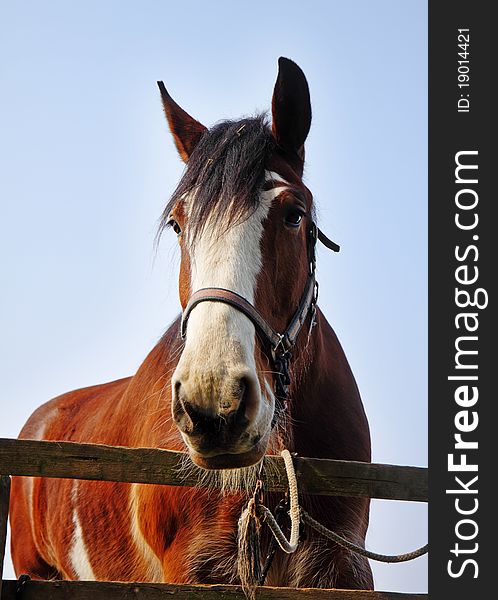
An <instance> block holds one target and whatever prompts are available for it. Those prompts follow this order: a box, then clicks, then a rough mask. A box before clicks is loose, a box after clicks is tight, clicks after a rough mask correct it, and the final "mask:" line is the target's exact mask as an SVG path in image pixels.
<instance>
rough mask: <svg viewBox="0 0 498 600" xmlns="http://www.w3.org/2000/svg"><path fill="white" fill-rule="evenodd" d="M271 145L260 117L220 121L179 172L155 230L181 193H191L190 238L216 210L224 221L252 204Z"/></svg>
mask: <svg viewBox="0 0 498 600" xmlns="http://www.w3.org/2000/svg"><path fill="white" fill-rule="evenodd" d="M273 146H274V140H273V137H272V135H271V131H270V128H269V126H268V123H267V120H266V117H265V116H264V115H259V116H256V117H254V118H247V119H241V120H240V121H223V122H221V123H218V124H217V125H215V126H214V127H212V128H211V129H210V130H208V131H206V133H205V134H204V135H203V136H202V138H201V140H200V141H199V143H198V144H197V146H196V148H195V149H194V151H193V152H192V154H191V156H190V158H189V161H188V163H187V168H186V170H185V173H184V175H183V177H182V178H181V180H180V183H179V184H178V187H177V188H176V190H175V191H174V193H173V195H172V197H171V199H170V201H169V202H168V204H167V206H166V208H165V209H164V211H163V214H162V216H161V221H160V225H159V234H161V232H162V231H163V230H164V229H165V227H166V226H167V224H168V221H169V217H170V215H171V211H172V210H173V208H174V207H175V205H176V204H177V203H178V202H179V201H181V199H182V198H184V197H186V195H190V196H191V197H193V198H194V200H193V202H192V205H191V207H190V210H189V223H188V227H189V231H188V239H189V241H190V242H192V241H194V240H195V237H196V235H197V234H198V233H200V232H201V231H202V229H203V227H204V225H205V223H206V221H207V219H208V218H209V216H210V215H211V214H212V213H214V212H215V211H216V213H217V214H219V215H220V216H223V217H226V216H227V217H228V222H230V223H233V222H238V221H240V220H241V219H243V218H245V217H247V216H249V215H250V214H252V212H253V211H254V210H255V209H256V207H257V202H258V194H259V191H260V190H261V188H262V186H263V183H264V172H265V163H266V160H267V157H268V155H269V153H270V152H271V150H272V149H273Z"/></svg>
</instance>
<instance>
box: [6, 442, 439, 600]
mask: <svg viewBox="0 0 498 600" xmlns="http://www.w3.org/2000/svg"><path fill="white" fill-rule="evenodd" d="M184 460H185V455H184V453H182V452H172V451H170V450H159V449H156V448H123V447H118V446H104V445H99V444H77V443H74V442H48V441H38V440H12V439H2V438H0V575H1V573H2V563H3V556H4V552H5V529H6V523H7V513H8V506H9V490H10V477H8V476H9V475H24V476H28V477H62V478H68V479H90V480H101V481H121V482H127V483H146V484H147V483H149V484H151V483H154V484H163V485H176V486H178V485H179V486H193V485H199V481H198V480H197V478H196V476H195V473H192V470H189V469H187V475H185V469H182V468H181V467H182V463H183V461H184ZM265 463H266V466H267V468H266V469H265V485H266V488H267V489H268V490H271V491H284V490H285V489H286V488H287V478H286V475H285V468H284V465H283V460H282V459H281V458H280V457H277V456H268V457H265ZM295 466H296V473H297V476H298V482H299V486H300V490H301V491H302V492H305V493H308V494H316V495H320V494H321V495H334V496H367V497H371V498H384V499H391V500H411V501H416V502H426V501H427V469H424V468H419V467H401V466H394V465H381V464H370V463H361V462H349V461H341V460H325V459H315V458H296V459H295ZM17 588H18V582H17V581H9V580H5V581H2V580H1V579H0V600H17V599H18V598H19V594H18V593H17ZM164 597H175V598H176V599H177V600H223V599H226V600H246V599H245V596H244V594H243V592H242V590H241V588H240V587H238V586H231V585H174V584H167V583H163V584H156V583H121V582H109V581H28V582H26V583H25V584H24V585H23V588H22V599H23V600H67V599H68V598H70V599H71V600H160V599H162V598H164ZM427 597H428V596H427V595H426V594H404V593H396V592H377V591H358V590H326V589H315V588H314V589H308V588H274V587H262V588H258V591H257V598H258V599H259V600H305V599H306V600H311V599H316V600H427Z"/></svg>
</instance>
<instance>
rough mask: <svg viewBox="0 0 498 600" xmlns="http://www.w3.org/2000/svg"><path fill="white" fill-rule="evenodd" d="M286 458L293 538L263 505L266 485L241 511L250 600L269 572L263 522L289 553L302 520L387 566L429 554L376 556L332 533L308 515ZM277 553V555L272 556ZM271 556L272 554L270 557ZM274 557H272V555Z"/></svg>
mask: <svg viewBox="0 0 498 600" xmlns="http://www.w3.org/2000/svg"><path fill="white" fill-rule="evenodd" d="M280 455H281V456H282V458H283V459H284V464H285V473H286V475H287V480H288V483H289V513H288V514H289V517H290V520H291V534H290V539H289V540H287V538H286V537H285V534H284V532H283V531H282V529H281V527H280V525H279V524H278V522H277V520H276V518H275V517H274V516H273V514H272V512H271V511H270V509H269V508H267V507H266V506H265V505H264V504H263V503H262V495H263V494H262V489H263V482H262V481H261V479H259V480H258V482H257V484H256V488H255V490H254V495H253V497H252V498H251V499H250V500H249V502H248V504H247V506H246V508H245V509H244V510H243V511H242V514H241V516H240V519H239V524H238V548H239V552H238V571H239V577H240V581H241V585H242V589H243V590H244V593H245V595H246V597H247V598H248V599H249V600H254V598H255V597H256V587H257V586H258V585H262V584H263V583H264V578H265V577H266V574H267V572H268V570H269V566H270V565H271V562H270V563H269V564H268V563H267V564H266V565H265V568H264V570H262V569H261V551H260V544H259V530H260V529H261V523H262V522H264V523H266V524H267V525H268V527H269V529H270V531H271V533H272V535H273V538H274V539H275V540H276V542H277V544H278V545H279V546H280V548H281V549H282V550H283V551H284V552H285V553H287V554H292V553H293V552H295V551H296V550H297V548H298V544H299V525H300V521H303V522H304V523H306V524H307V525H309V526H310V527H311V528H313V529H314V530H315V531H317V532H318V533H319V534H321V535H322V536H324V537H326V538H328V539H329V540H332V541H333V542H335V543H336V544H338V545H339V546H342V547H343V548H346V549H347V550H349V551H351V552H355V553H356V554H360V555H361V556H364V557H366V558H369V559H371V560H376V561H379V562H385V563H400V562H405V561H408V560H414V559H415V558H418V557H419V556H422V555H424V554H426V553H427V552H428V550H429V545H428V544H425V546H422V547H421V548H418V549H417V550H414V551H413V552H408V553H406V554H394V555H389V554H377V553H376V552H371V551H370V550H366V549H365V548H363V547H362V546H359V545H358V544H355V543H353V542H351V541H349V540H347V539H346V538H344V537H342V536H341V535H339V534H338V533H335V532H334V531H331V530H330V529H328V528H327V527H325V526H324V525H322V524H321V523H319V522H318V521H316V520H315V519H313V517H312V516H311V515H309V514H308V513H307V512H306V511H305V510H304V509H302V508H301V507H300V506H299V494H298V489H297V477H296V472H295V469H294V464H293V462H292V456H291V454H290V452H289V451H288V450H287V449H284V450H282V452H281V453H280ZM273 554H274V553H273ZM269 557H270V554H269ZM271 558H273V555H272V556H271Z"/></svg>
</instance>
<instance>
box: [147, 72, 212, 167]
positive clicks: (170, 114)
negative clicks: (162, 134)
mask: <svg viewBox="0 0 498 600" xmlns="http://www.w3.org/2000/svg"><path fill="white" fill-rule="evenodd" d="M157 85H158V86H159V91H160V92H161V99H162V101H163V107H164V112H165V113H166V118H167V119H168V124H169V128H170V130H171V133H172V134H173V138H174V140H175V144H176V148H177V150H178V152H179V154H180V156H181V158H182V160H183V161H184V162H187V161H188V159H189V158H190V155H191V154H192V152H193V151H194V148H195V147H196V146H197V144H198V143H199V140H200V139H201V137H202V134H203V133H204V132H205V131H206V127H204V125H202V123H199V121H196V120H195V119H194V118H193V117H191V116H190V115H189V114H188V113H187V112H185V111H184V110H183V108H181V107H180V106H178V104H177V103H176V102H175V101H174V100H173V98H172V97H171V96H170V95H169V94H168V92H167V90H166V88H165V87H164V83H163V82H162V81H158V82H157Z"/></svg>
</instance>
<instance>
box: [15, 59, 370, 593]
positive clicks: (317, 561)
mask: <svg viewBox="0 0 498 600" xmlns="http://www.w3.org/2000/svg"><path fill="white" fill-rule="evenodd" d="M158 84H159V88H160V92H161V98H162V103H163V106H164V111H165V113H166V117H167V121H168V124H169V128H170V130H171V133H172V134H173V138H174V142H175V144H176V147H177V149H178V152H179V154H180V157H181V158H182V159H183V161H184V162H185V163H186V168H185V172H184V174H183V177H182V178H181V180H180V182H179V184H178V187H177V188H176V190H175V192H174V193H173V195H172V198H171V200H170V201H169V203H168V205H167V206H166V208H165V210H164V213H163V217H162V221H161V227H160V229H161V230H163V229H165V228H166V227H170V228H171V229H172V230H173V231H174V232H175V233H176V235H177V236H178V243H179V246H180V252H181V265H180V275H179V296H180V302H181V306H182V311H183V319H182V318H181V317H178V318H177V319H176V320H175V321H174V322H173V323H172V324H171V326H170V327H169V329H168V330H167V331H166V333H165V334H164V335H163V336H162V337H161V339H160V340H159V342H158V343H157V345H156V346H155V347H154V348H153V349H152V351H151V352H150V354H149V355H148V356H147V357H146V358H145V360H144V361H143V363H142V364H141V366H140V367H139V369H138V371H137V373H136V374H135V375H133V376H132V377H127V378H125V379H120V380H117V381H113V382H110V383H105V384H101V385H95V386H92V387H88V388H84V389H79V390H76V391H72V392H68V393H66V394H63V395H62V396H59V397H57V398H55V399H53V400H51V401H49V402H47V403H46V404H44V405H42V406H41V407H40V408H38V409H37V410H36V411H35V412H34V413H33V415H32V416H31V417H30V418H29V420H28V421H27V423H26V425H25V426H24V428H23V429H22V431H21V433H20V438H22V439H38V440H67V441H74V442H87V443H96V444H110V445H118V446H130V447H154V448H165V449H171V450H182V451H185V450H187V452H188V455H189V457H190V458H189V459H188V460H186V461H185V468H186V469H190V470H195V471H196V472H197V473H198V475H199V478H203V477H209V475H211V476H212V477H217V478H218V480H219V481H218V483H217V486H211V487H209V486H207V487H205V486H199V487H172V486H161V485H142V484H125V483H112V482H99V481H78V480H68V479H44V478H29V477H14V478H13V482H12V502H11V515H10V519H11V520H10V522H11V527H12V558H13V562H14V567H15V570H16V573H17V574H18V575H19V574H21V573H26V574H28V575H29V576H31V577H32V578H35V579H54V578H55V579H82V580H120V581H151V582H170V583H179V584H180V583H185V584H186V583H238V581H239V580H238V575H237V565H236V562H237V561H236V557H237V521H238V519H239V516H240V514H241V511H242V508H243V506H244V504H245V502H246V500H247V498H248V497H249V495H250V494H251V493H252V488H251V487H250V484H248V482H250V481H252V479H251V473H252V474H254V473H255V472H256V471H257V470H258V469H259V466H258V465H259V464H260V463H261V461H262V457H263V456H264V455H265V454H276V453H278V452H279V451H280V450H281V449H282V445H285V446H286V447H287V448H288V449H289V450H291V451H292V452H296V453H297V454H298V455H301V456H311V457H318V458H334V459H344V460H353V461H367V462H368V461H370V458H371V457H370V452H371V450H370V434H369V428H368V423H367V419H366V416H365V412H364V409H363V405H362V402H361V399H360V395H359V392H358V388H357V385H356V383H355V379H354V377H353V374H352V372H351V369H350V367H349V364H348V361H347V359H346V357H345V354H344V352H343V350H342V348H341V345H340V343H339V341H338V339H337V337H336V335H335V333H334V331H333V329H332V328H331V326H330V325H329V323H328V322H327V320H326V318H325V317H324V315H323V314H322V312H321V311H320V310H319V308H318V307H317V306H316V286H315V282H314V245H315V243H316V237H317V235H319V234H318V233H317V228H316V226H315V224H314V208H313V197H312V194H311V192H310V190H309V189H308V188H307V187H306V185H305V184H304V182H303V178H302V176H303V167H304V143H305V140H306V138H307V135H308V132H309V129H310V125H311V104H310V96H309V89H308V83H307V81H306V78H305V76H304V73H303V72H302V70H301V69H300V68H299V67H298V66H297V65H296V64H295V63H294V62H292V61H291V60H289V59H286V58H280V59H279V70H278V76H277V81H276V84H275V88H274V92H273V98H272V119H271V125H270V124H269V122H268V121H267V119H266V117H265V116H256V117H254V118H244V119H241V120H236V121H224V122H221V123H218V124H217V125H215V126H213V127H212V128H211V129H207V128H206V127H205V126H204V125H202V124H201V123H200V122H199V121H197V120H195V119H194V118H192V117H191V116H190V115H189V114H187V112H185V111H184V110H183V109H182V108H181V107H180V106H179V105H178V104H177V103H176V102H175V101H174V100H173V99H172V98H171V96H170V95H169V93H168V92H167V91H166V88H165V87H164V85H163V84H162V82H158ZM322 239H323V238H322ZM329 245H330V244H329ZM332 247H333V246H332ZM265 327H266V331H265ZM286 328H287V329H286ZM180 330H181V335H180ZM282 331H283V332H285V334H277V333H276V332H282ZM272 335H273V339H272ZM275 336H277V337H276V341H275ZM279 346H281V347H280V350H279ZM291 352H292V353H291ZM220 481H221V484H220ZM220 485H221V488H220ZM278 498H279V496H278V495H275V497H274V499H275V501H278ZM267 503H268V502H267ZM301 503H302V505H303V507H305V508H306V510H308V511H309V512H310V513H311V515H312V516H313V517H314V518H315V519H317V520H319V521H320V522H321V523H323V524H324V525H325V526H327V527H329V528H331V529H332V530H334V531H336V532H338V533H340V534H342V535H343V536H345V537H346V538H348V539H350V540H351V541H353V542H356V543H358V544H361V545H363V544H364V540H365V535H366V531H367V526H368V516H369V500H368V499H365V498H341V497H324V496H321V497H309V496H306V495H303V496H302V498H301ZM262 542H263V543H265V540H264V539H263V540H262ZM263 556H264V548H263ZM266 584H268V585H279V586H298V587H336V588H345V589H372V587H373V580H372V574H371V570H370V566H369V564H368V561H367V560H366V559H365V558H363V557H360V556H357V555H355V554H352V553H350V552H349V551H348V550H344V549H342V548H340V547H339V546H337V545H335V544H334V543H332V542H329V541H327V540H324V539H322V538H319V537H318V536H317V535H316V534H314V533H313V532H311V531H306V532H305V537H304V539H303V540H302V541H301V543H300V545H299V548H298V550H297V551H296V553H295V554H292V555H285V554H283V553H278V554H277V555H276V558H275V560H274V561H273V563H272V566H271V569H270V571H269V573H268V575H267V578H266Z"/></svg>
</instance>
